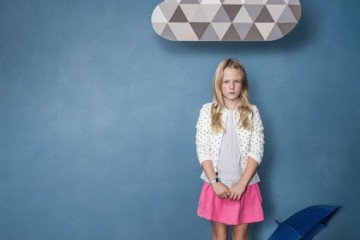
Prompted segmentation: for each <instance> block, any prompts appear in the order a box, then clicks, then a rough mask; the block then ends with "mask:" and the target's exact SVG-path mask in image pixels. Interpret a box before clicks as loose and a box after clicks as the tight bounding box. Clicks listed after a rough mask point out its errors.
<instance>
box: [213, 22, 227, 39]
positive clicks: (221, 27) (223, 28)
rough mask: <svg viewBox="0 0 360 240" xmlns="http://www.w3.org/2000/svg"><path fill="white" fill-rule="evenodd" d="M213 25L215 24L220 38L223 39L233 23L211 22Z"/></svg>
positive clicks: (214, 26)
mask: <svg viewBox="0 0 360 240" xmlns="http://www.w3.org/2000/svg"><path fill="white" fill-rule="evenodd" d="M211 25H212V26H213V28H214V30H215V32H216V34H217V35H218V36H219V39H222V38H223V37H224V35H225V33H226V32H227V30H229V27H230V25H231V23H211Z"/></svg>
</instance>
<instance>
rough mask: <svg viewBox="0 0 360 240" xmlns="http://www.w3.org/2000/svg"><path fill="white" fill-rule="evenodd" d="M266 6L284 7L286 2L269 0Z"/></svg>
mask: <svg viewBox="0 0 360 240" xmlns="http://www.w3.org/2000/svg"><path fill="white" fill-rule="evenodd" d="M266 4H276V5H280V4H281V5H284V4H285V0H268V1H267V3H266Z"/></svg>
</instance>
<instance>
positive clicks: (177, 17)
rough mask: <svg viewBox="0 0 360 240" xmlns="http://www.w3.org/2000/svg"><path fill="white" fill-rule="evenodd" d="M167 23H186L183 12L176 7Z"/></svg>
mask: <svg viewBox="0 0 360 240" xmlns="http://www.w3.org/2000/svg"><path fill="white" fill-rule="evenodd" d="M169 22H188V20H187V18H186V16H185V14H184V12H183V10H182V9H181V7H180V6H178V7H177V8H176V10H175V12H174V14H173V16H172V17H171V19H170V21H169Z"/></svg>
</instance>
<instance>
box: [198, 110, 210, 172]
mask: <svg viewBox="0 0 360 240" xmlns="http://www.w3.org/2000/svg"><path fill="white" fill-rule="evenodd" d="M195 145H196V153H197V157H198V160H199V163H200V165H201V163H202V162H204V161H206V160H211V152H210V149H211V147H210V106H209V104H205V105H203V106H202V108H201V110H200V114H199V118H198V121H197V123H196V136H195Z"/></svg>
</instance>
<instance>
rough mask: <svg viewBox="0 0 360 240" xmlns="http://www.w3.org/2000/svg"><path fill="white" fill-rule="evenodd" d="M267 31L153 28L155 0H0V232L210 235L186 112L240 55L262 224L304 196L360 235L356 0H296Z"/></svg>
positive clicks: (332, 233)
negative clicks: (176, 35)
mask: <svg viewBox="0 0 360 240" xmlns="http://www.w3.org/2000/svg"><path fill="white" fill-rule="evenodd" d="M301 2H302V6H303V16H302V19H301V21H300V24H299V25H298V27H297V28H296V29H295V30H294V31H293V32H291V33H290V34H289V35H287V36H286V37H285V38H283V39H281V40H278V41H275V42H268V43H266V42H264V43H241V42H239V43H189V42H188V43H182V42H169V41H166V40H163V39H161V38H160V37H158V36H157V35H156V34H155V32H154V31H153V30H152V27H151V21H150V20H151V13H152V10H153V9H154V8H155V6H156V5H157V4H159V3H160V1H157V0H146V1H145V0H144V1H141V2H137V1H133V0H121V1H120V0H102V1H100V0H97V1H96V0H1V1H0V239H4V240H49V239H52V240H63V239H69V240H80V239H81V240H98V239H102V240H113V239H157V240H161V239H166V240H168V239H181V240H182V239H210V226H209V224H208V222H206V221H205V220H202V219H200V218H198V217H197V216H196V207H197V201H198V193H199V191H200V187H201V180H200V179H199V175H200V167H199V165H198V162H197V159H196V154H195V147H194V134H195V128H194V125H195V123H196V120H197V116H198V111H199V109H200V107H201V105H202V104H203V103H205V102H208V101H210V100H211V80H212V76H213V73H214V70H215V67H216V66H217V64H218V62H219V61H220V60H222V59H223V58H225V57H237V58H239V59H241V60H242V62H243V63H244V65H245V67H246V68H247V71H248V74H249V79H250V94H251V95H250V96H251V101H252V102H253V103H255V104H256V105H258V107H259V109H260V111H261V114H262V118H263V122H264V125H265V134H266V153H265V159H264V161H263V164H262V165H261V168H260V175H261V177H262V182H261V188H262V191H263V198H264V208H265V214H266V221H264V222H263V223H260V224H256V225H254V226H253V228H252V232H251V236H252V238H251V239H257V240H263V239H267V237H269V236H270V234H271V232H272V231H273V230H274V229H275V227H276V224H275V222H274V220H275V219H279V220H280V221H282V220H285V219H286V218H287V217H289V216H290V215H291V214H292V213H294V212H295V211H297V210H300V209H302V208H304V207H306V206H308V205H313V204H332V205H341V206H343V208H342V210H341V211H340V212H339V214H337V215H336V216H335V217H334V219H333V220H332V221H331V222H330V224H329V226H328V228H326V229H325V230H323V231H322V232H321V233H320V234H319V235H318V237H317V238H316V239H319V240H320V239H324V240H332V239H334V240H338V239H358V238H359V237H360V228H359V227H358V226H359V223H360V221H359V220H358V219H357V216H356V214H358V213H359V212H360V206H359V202H360V188H359V187H358V186H357V185H358V184H357V183H358V182H359V177H358V176H359V171H360V163H359V157H360V125H359V122H360V83H359V74H360V70H359V69H360V64H359V59H358V54H359V51H360V45H359V40H358V39H359V33H360V29H359V26H360V24H359V21H360V15H359V14H358V9H359V5H360V4H359V3H358V1H355V0H348V1H341V0H333V1H326V0H317V1H312V0H303V1H301Z"/></svg>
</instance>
